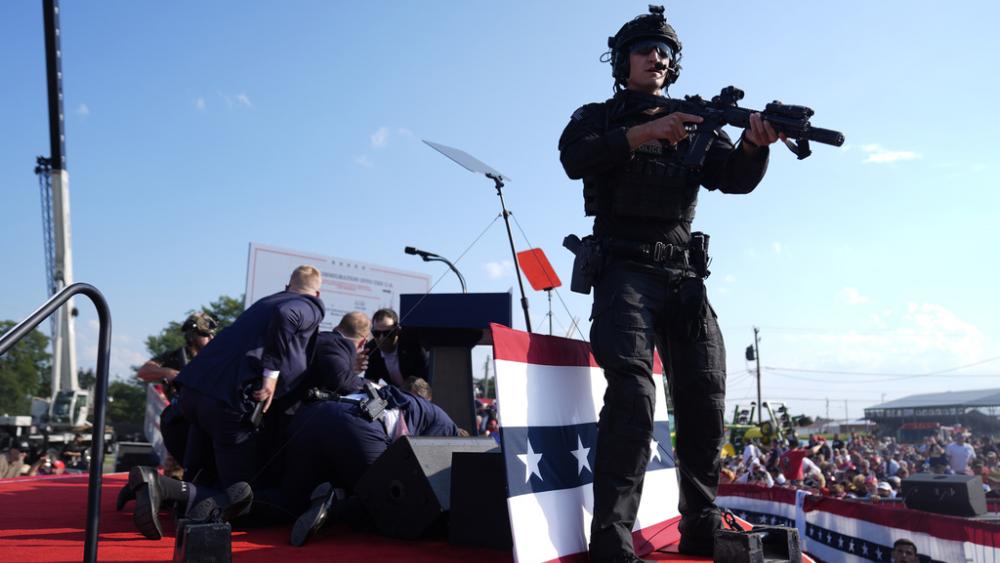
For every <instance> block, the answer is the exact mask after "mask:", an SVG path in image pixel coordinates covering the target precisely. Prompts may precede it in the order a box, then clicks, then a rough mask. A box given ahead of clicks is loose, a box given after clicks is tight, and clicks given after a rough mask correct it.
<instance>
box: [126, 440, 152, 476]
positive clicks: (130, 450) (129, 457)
mask: <svg viewBox="0 0 1000 563" xmlns="http://www.w3.org/2000/svg"><path fill="white" fill-rule="evenodd" d="M137 465H147V466H150V467H156V466H157V465H160V458H159V456H157V455H156V452H154V451H153V446H152V445H151V444H149V443H147V442H118V444H117V453H116V454H115V471H116V472H123V471H128V470H129V469H132V468H133V467H135V466H137Z"/></svg>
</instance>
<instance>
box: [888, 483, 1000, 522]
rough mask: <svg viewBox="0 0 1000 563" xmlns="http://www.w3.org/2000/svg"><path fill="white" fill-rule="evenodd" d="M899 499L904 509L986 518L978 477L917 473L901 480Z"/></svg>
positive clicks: (983, 497)
mask: <svg viewBox="0 0 1000 563" xmlns="http://www.w3.org/2000/svg"><path fill="white" fill-rule="evenodd" d="M901 493H902V496H903V499H904V502H905V503H906V507H907V508H914V509H916V510H925V511H927V512H936V513H938V514H950V515H951V516H981V515H983V514H986V493H985V492H984V491H983V480H982V478H980V477H979V476H978V475H976V476H972V475H938V474H935V473H917V474H915V475H910V476H909V477H907V478H906V479H904V480H903V487H902V491H901Z"/></svg>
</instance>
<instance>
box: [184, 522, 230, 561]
mask: <svg viewBox="0 0 1000 563" xmlns="http://www.w3.org/2000/svg"><path fill="white" fill-rule="evenodd" d="M232 535H233V529H232V527H231V526H230V525H229V523H228V522H192V521H191V520H188V519H186V518H181V519H180V520H178V521H177V540H176V542H175V543H174V563H195V562H197V563H231V561H232V560H233V540H232Z"/></svg>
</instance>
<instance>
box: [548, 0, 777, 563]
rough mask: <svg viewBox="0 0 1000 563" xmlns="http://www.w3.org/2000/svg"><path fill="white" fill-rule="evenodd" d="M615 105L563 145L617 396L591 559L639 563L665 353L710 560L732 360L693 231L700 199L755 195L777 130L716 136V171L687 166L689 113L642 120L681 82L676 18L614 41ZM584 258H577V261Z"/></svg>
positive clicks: (584, 122) (595, 334) (599, 469)
mask: <svg viewBox="0 0 1000 563" xmlns="http://www.w3.org/2000/svg"><path fill="white" fill-rule="evenodd" d="M608 46H609V47H610V52H609V53H608V54H609V55H610V59H609V60H610V62H611V65H612V74H613V76H614V79H615V86H614V90H615V95H614V97H613V98H611V99H610V100H608V101H606V102H604V103H597V104H588V105H586V106H583V107H581V108H580V109H578V110H577V111H576V112H575V113H574V114H573V117H572V119H571V120H570V123H569V125H567V126H566V129H565V131H564V132H563V134H562V137H561V138H560V140H559V150H560V155H561V161H562V164H563V167H564V168H565V170H566V173H567V174H568V175H569V177H570V178H572V179H574V180H575V179H582V180H583V195H584V209H585V212H586V214H587V215H588V216H593V217H594V232H593V237H591V238H589V239H585V242H586V243H587V244H585V245H584V246H583V247H582V248H581V249H580V252H589V253H591V255H590V256H589V257H588V259H587V260H585V261H584V262H586V263H587V264H588V269H589V273H590V275H592V276H593V278H594V282H593V285H594V289H595V295H594V307H593V312H592V316H591V320H592V321H593V324H592V327H591V343H592V347H593V352H594V356H595V358H596V359H597V361H598V362H599V363H600V365H601V367H602V368H604V372H605V377H606V378H607V383H608V387H607V391H606V393H605V394H604V408H603V409H601V414H600V420H599V422H598V439H597V454H596V455H597V459H596V463H595V466H594V518H593V522H592V527H591V536H590V557H591V561H635V560H637V559H635V555H634V552H633V548H632V527H633V525H634V524H635V516H636V511H637V510H638V506H639V498H640V496H641V494H642V483H643V476H644V473H645V469H646V464H647V463H648V461H649V459H650V453H651V452H650V442H651V440H652V437H653V410H654V405H653V403H654V400H655V386H654V383H653V378H652V369H653V346H654V345H655V346H656V347H657V348H658V349H659V350H660V352H661V354H662V358H663V364H664V366H665V371H666V374H667V378H668V385H669V392H670V396H671V398H672V401H673V406H674V418H675V424H676V432H677V447H676V453H677V458H678V459H677V462H678V465H679V466H681V468H682V478H681V483H680V506H679V510H680V513H681V523H680V532H681V543H680V546H679V548H680V550H681V552H682V553H688V554H708V555H711V553H712V547H713V537H714V532H715V530H716V529H717V528H719V527H720V525H721V524H720V514H719V509H718V508H717V507H716V506H715V504H714V499H715V493H716V490H717V486H718V479H719V453H720V448H721V446H722V440H723V418H722V417H723V409H724V406H725V394H726V372H725V367H726V354H725V347H724V345H723V342H722V334H721V332H720V331H719V326H718V323H717V322H716V316H715V312H714V311H713V310H712V307H711V306H710V305H709V303H708V298H707V296H706V292H705V285H704V278H705V277H707V276H708V273H709V272H708V268H707V265H708V255H707V250H708V236H707V235H704V234H702V233H692V232H691V222H692V220H693V219H694V210H695V204H696V202H697V196H698V190H699V187H700V186H704V187H705V188H707V189H710V190H720V191H722V192H724V193H739V194H745V193H749V192H750V191H752V190H753V189H754V188H755V187H756V186H757V184H758V183H759V182H760V180H761V178H762V177H763V176H764V172H765V170H766V168H767V161H768V145H770V144H771V143H773V142H775V141H776V140H778V138H779V136H778V135H777V134H776V133H775V131H774V130H773V128H772V127H771V126H770V125H769V124H767V123H766V122H764V121H763V120H761V118H760V116H759V115H757V114H754V115H753V117H752V118H751V126H750V127H749V128H748V129H746V130H745V131H744V132H743V135H742V138H741V140H740V141H739V142H738V143H737V144H736V145H735V146H734V144H733V142H732V141H731V140H730V138H729V137H728V135H726V133H725V132H723V131H722V130H721V129H720V130H716V131H712V132H705V133H707V134H713V135H714V136H715V137H714V140H713V142H712V144H711V146H710V148H709V151H708V154H707V156H706V159H705V162H704V166H703V167H702V168H701V169H697V170H696V169H690V168H686V167H684V166H683V165H682V163H681V160H682V158H683V156H684V154H685V151H686V149H687V148H688V146H689V143H690V140H689V139H688V133H689V130H688V129H687V128H686V127H685V126H686V125H687V126H688V127H691V126H692V125H694V126H696V125H697V124H698V123H700V122H701V121H702V119H701V118H700V117H698V116H694V115H688V114H683V113H671V114H669V115H665V114H664V113H663V112H659V113H657V112H655V111H638V112H637V111H634V109H635V108H636V107H639V106H642V107H649V104H648V103H645V104H644V103H643V100H647V101H648V100H649V99H650V97H652V96H659V95H661V90H663V89H665V88H666V87H667V86H669V85H670V84H671V83H672V82H674V81H675V80H676V79H677V76H678V74H679V72H680V68H681V67H680V64H679V61H680V54H681V43H680V41H679V40H678V39H677V34H676V33H675V32H674V30H673V28H672V27H671V26H670V25H668V24H667V22H666V20H665V18H664V16H663V8H662V7H657V6H650V13H649V14H646V15H641V16H638V17H636V18H635V19H633V20H632V21H630V22H628V23H626V24H625V25H624V26H623V27H622V28H621V30H620V31H619V32H618V33H617V34H616V35H615V36H614V37H611V38H609V39H608ZM579 257H580V255H579V253H578V259H579Z"/></svg>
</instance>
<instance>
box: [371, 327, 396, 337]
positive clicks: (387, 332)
mask: <svg viewBox="0 0 1000 563" xmlns="http://www.w3.org/2000/svg"><path fill="white" fill-rule="evenodd" d="M395 332H396V327H392V328H388V329H386V330H374V329H373V330H372V336H374V337H375V338H385V337H386V336H389V335H391V334H394V333H395Z"/></svg>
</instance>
